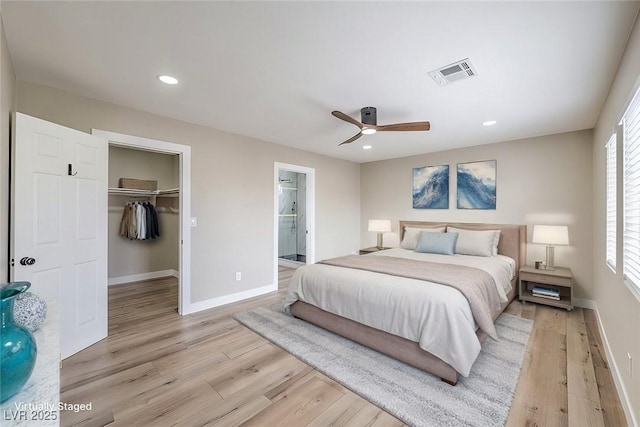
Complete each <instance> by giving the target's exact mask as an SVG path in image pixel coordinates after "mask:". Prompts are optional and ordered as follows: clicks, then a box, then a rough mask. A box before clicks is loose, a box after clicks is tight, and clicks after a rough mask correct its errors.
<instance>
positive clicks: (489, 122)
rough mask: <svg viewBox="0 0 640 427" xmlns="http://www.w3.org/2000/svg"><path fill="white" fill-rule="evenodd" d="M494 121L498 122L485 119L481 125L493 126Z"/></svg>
mask: <svg viewBox="0 0 640 427" xmlns="http://www.w3.org/2000/svg"><path fill="white" fill-rule="evenodd" d="M496 123H498V122H496V121H495V120H487V121H486V122H482V126H493V125H495V124H496Z"/></svg>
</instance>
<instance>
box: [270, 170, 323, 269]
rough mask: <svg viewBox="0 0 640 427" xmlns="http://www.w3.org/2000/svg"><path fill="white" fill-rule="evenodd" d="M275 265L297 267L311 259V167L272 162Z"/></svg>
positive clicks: (312, 230)
mask: <svg viewBox="0 0 640 427" xmlns="http://www.w3.org/2000/svg"><path fill="white" fill-rule="evenodd" d="M274 189H275V200H274V205H275V207H276V209H275V227H274V228H275V236H274V241H275V246H276V247H275V248H274V249H275V251H274V252H275V254H276V266H274V267H275V270H276V272H277V266H282V267H291V268H297V267H299V266H301V265H305V264H312V263H314V262H315V254H314V240H315V239H314V217H315V206H314V205H315V203H314V199H315V170H314V169H312V168H306V167H303V166H296V165H289V164H284V163H276V164H275V187H274Z"/></svg>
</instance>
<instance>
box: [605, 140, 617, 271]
mask: <svg viewBox="0 0 640 427" xmlns="http://www.w3.org/2000/svg"><path fill="white" fill-rule="evenodd" d="M605 148H606V150H607V253H606V261H607V264H608V265H609V267H611V268H612V269H613V271H615V270H616V232H617V230H616V225H617V224H616V215H617V209H616V191H617V190H616V187H617V185H616V179H617V175H616V169H617V168H616V134H615V133H614V134H613V135H611V138H610V139H609V142H607V145H606V146H605Z"/></svg>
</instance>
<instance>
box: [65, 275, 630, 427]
mask: <svg viewBox="0 0 640 427" xmlns="http://www.w3.org/2000/svg"><path fill="white" fill-rule="evenodd" d="M291 272H292V270H288V269H282V268H281V271H280V291H279V292H277V293H273V294H270V295H267V296H263V297H259V298H254V299H252V300H248V301H243V302H241V303H236V304H231V305H228V306H225V307H221V308H216V309H211V310H207V311H204V312H200V313H196V314H194V315H189V316H183V317H181V316H179V315H178V314H177V312H176V307H177V284H176V280H175V279H173V278H167V279H154V280H149V281H145V282H138V283H135V284H128V285H119V286H114V287H111V288H110V289H109V337H108V338H106V339H104V340H102V341H100V342H99V343H97V344H95V345H93V346H91V347H89V348H88V349H86V350H84V351H82V352H80V353H78V354H76V355H74V356H72V357H70V358H68V359H66V360H65V362H64V365H63V368H62V370H61V394H60V398H61V401H63V402H67V403H88V402H92V410H91V411H86V412H77V413H74V412H69V411H65V412H63V413H62V416H61V425H62V426H70V425H86V426H103V425H111V426H132V425H154V426H155V425H161V426H169V425H185V426H200V425H219V426H233V425H240V424H243V425H247V426H295V427H299V426H316V427H323V426H329V425H332V426H402V425H403V423H402V422H401V421H399V420H398V419H396V418H395V417H393V416H392V415H390V414H388V413H386V412H384V411H383V410H381V409H380V408H378V407H376V406H375V405H373V404H371V403H369V402H368V401H366V400H365V399H363V398H361V397H359V396H358V395H356V394H354V393H352V392H351V391H349V390H347V389H346V388H345V387H343V386H341V385H340V384H338V383H336V382H335V381H333V380H331V379H329V378H327V377H326V376H324V375H323V374H321V373H319V372H317V371H315V370H314V369H312V368H311V367H309V366H307V365H306V364H304V363H302V362H300V361H299V360H298V359H296V358H295V357H293V356H291V355H290V354H288V353H286V352H285V351H283V350H281V349H280V348H279V347H277V346H275V345H273V344H271V343H270V342H269V341H267V340H265V339H264V338H262V337H260V336H258V335H257V334H255V333H253V332H252V331H251V330H249V329H247V328H245V327H244V326H242V325H240V324H239V323H238V322H236V321H235V320H234V319H233V317H232V316H233V314H235V313H237V312H239V311H244V310H247V309H249V308H252V307H256V306H260V305H265V304H268V303H272V302H275V301H278V300H280V299H282V298H283V296H284V293H285V289H286V284H287V282H288V279H289V278H290V277H291ZM507 311H508V312H509V313H511V314H514V315H517V316H521V317H525V318H529V319H533V320H534V328H533V332H532V334H531V337H530V339H529V344H528V346H527V352H526V355H525V361H524V365H523V368H522V371H521V375H520V379H519V382H518V387H517V390H516V396H515V399H514V402H513V404H512V407H511V412H510V414H509V419H508V421H507V425H508V426H567V425H569V426H581V427H582V426H603V425H604V426H615V427H618V426H625V425H626V422H625V418H624V414H623V412H622V408H621V406H620V402H619V400H618V396H617V393H616V390H615V386H614V384H613V380H612V377H611V373H610V371H609V367H608V364H607V361H606V357H605V355H604V351H603V348H602V343H601V340H600V335H599V332H598V327H597V323H596V318H595V316H594V313H593V311H591V310H582V309H575V310H573V311H572V312H571V313H568V312H566V311H564V310H561V309H554V308H548V307H544V306H539V305H533V304H527V305H522V304H521V303H519V302H517V301H515V302H513V303H512V304H511V305H510V306H509V307H508V308H507Z"/></svg>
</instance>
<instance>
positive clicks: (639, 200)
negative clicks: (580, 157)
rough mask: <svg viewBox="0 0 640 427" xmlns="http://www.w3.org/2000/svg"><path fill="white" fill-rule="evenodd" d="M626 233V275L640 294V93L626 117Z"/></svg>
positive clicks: (634, 99) (624, 258) (624, 257)
mask: <svg viewBox="0 0 640 427" xmlns="http://www.w3.org/2000/svg"><path fill="white" fill-rule="evenodd" d="M623 122H624V123H623V126H624V151H623V165H624V166H623V167H624V175H623V182H624V190H623V194H624V202H623V205H624V231H623V268H622V271H623V274H624V278H625V280H626V281H627V282H628V284H630V285H631V286H632V288H634V290H635V291H637V292H638V293H640V91H638V92H636V94H635V95H634V97H633V100H632V101H631V104H630V105H629V108H628V109H627V111H626V112H625V114H624V117H623Z"/></svg>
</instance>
